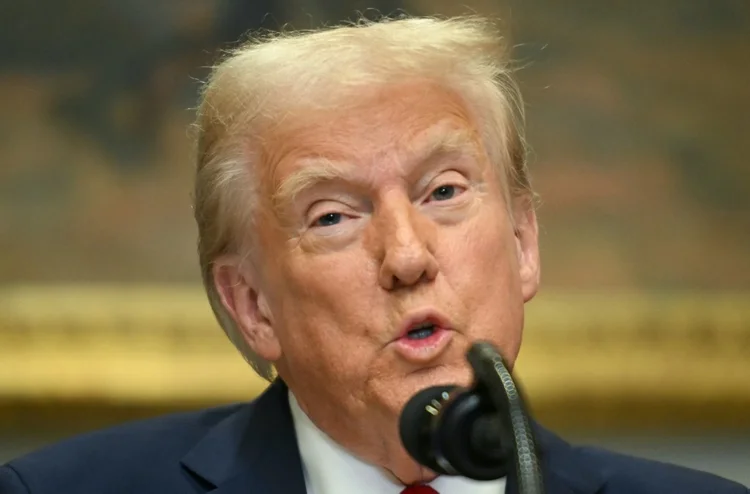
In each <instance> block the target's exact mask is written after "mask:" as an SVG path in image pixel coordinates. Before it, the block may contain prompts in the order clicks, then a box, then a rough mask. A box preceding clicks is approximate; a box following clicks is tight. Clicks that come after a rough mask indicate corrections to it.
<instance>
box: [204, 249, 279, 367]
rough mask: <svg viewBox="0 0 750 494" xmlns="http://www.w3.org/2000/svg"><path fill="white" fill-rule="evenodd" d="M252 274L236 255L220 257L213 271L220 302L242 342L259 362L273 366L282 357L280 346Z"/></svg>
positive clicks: (271, 318)
mask: <svg viewBox="0 0 750 494" xmlns="http://www.w3.org/2000/svg"><path fill="white" fill-rule="evenodd" d="M251 271H252V270H251V268H249V267H247V266H243V263H242V262H241V258H240V257H239V256H235V255H232V256H222V257H221V258H219V259H217V260H215V261H214V263H213V267H212V272H213V278H214V284H215V286H216V290H217V291H218V292H219V296H220V297H221V302H222V304H223V305H224V307H225V308H226V310H227V311H228V312H229V314H230V315H231V316H232V319H234V321H235V324H236V325H237V329H238V330H239V331H240V332H241V334H242V338H243V339H244V340H245V342H246V343H247V345H248V346H249V347H250V348H251V349H252V350H253V351H254V352H255V353H257V354H258V355H259V356H260V357H261V358H263V359H265V360H268V361H270V362H274V361H276V360H278V359H279V358H280V357H281V345H280V343H279V339H278V337H277V336H276V332H275V331H274V327H273V316H272V314H271V311H270V308H269V306H268V301H267V298H266V296H265V295H264V294H263V292H262V291H261V290H260V289H259V283H258V279H257V278H258V277H257V276H256V275H255V274H254V273H252V272H251Z"/></svg>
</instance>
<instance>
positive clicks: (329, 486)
mask: <svg viewBox="0 0 750 494" xmlns="http://www.w3.org/2000/svg"><path fill="white" fill-rule="evenodd" d="M289 406H290V408H291V411H292V419H293V420H294V430H295V432H296V433H297V444H298V445H299V451H300V455H301V457H302V468H303V469H304V474H305V486H306V488H307V494H352V493H358V492H366V493H368V494H400V492H401V491H402V490H403V489H404V488H405V487H404V486H403V485H401V484H400V483H399V482H396V481H395V480H393V479H392V478H391V477H389V476H388V475H386V474H385V473H384V472H383V471H382V470H380V469H379V468H378V467H376V466H374V465H370V464H368V463H365V462H363V461H362V460H360V459H359V458H357V457H355V456H354V455H352V454H351V453H349V452H348V451H346V450H345V449H344V448H342V447H341V446H339V445H338V444H337V443H335V442H334V441H333V440H332V439H331V438H330V437H328V436H327V435H326V434H325V433H324V432H323V431H321V430H320V429H318V427H317V426H316V425H315V424H313V422H312V421H311V420H310V418H309V417H308V416H307V415H306V414H305V412H303V411H302V409H301V408H300V407H299V404H298V403H297V400H296V399H295V398H294V395H293V394H292V393H291V391H290V392H289ZM429 485H430V486H431V487H432V488H433V489H435V490H436V491H438V492H439V493H440V494H502V493H504V492H505V479H500V480H493V481H490V482H478V481H476V480H470V479H467V478H464V477H451V476H441V477H438V478H436V479H435V480H433V481H432V482H430V484H429Z"/></svg>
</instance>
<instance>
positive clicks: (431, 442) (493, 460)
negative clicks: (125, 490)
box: [399, 342, 545, 494]
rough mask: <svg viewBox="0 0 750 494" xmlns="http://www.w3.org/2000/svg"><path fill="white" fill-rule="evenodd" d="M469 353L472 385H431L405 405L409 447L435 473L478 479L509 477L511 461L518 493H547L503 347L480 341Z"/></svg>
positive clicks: (404, 429) (402, 426) (404, 425)
mask: <svg viewBox="0 0 750 494" xmlns="http://www.w3.org/2000/svg"><path fill="white" fill-rule="evenodd" d="M466 358H467V360H468V362H469V364H470V365H471V368H472V370H473V371H474V377H475V382H474V385H473V386H472V387H471V388H469V389H462V388H458V387H456V386H435V387H431V388H427V389H424V390H422V391H420V392H419V393H417V394H416V395H414V396H413V397H412V398H411V399H410V400H409V402H408V403H407V404H406V406H405V407H404V410H403V412H402V413H401V419H400V425H399V429H400V435H401V440H402V442H403V444H404V447H405V448H406V451H407V452H408V453H409V454H410V455H411V456H412V457H413V458H414V459H415V460H416V461H417V462H419V463H420V464H422V465H424V466H426V467H427V468H429V469H431V470H432V471H434V472H436V473H440V474H445V475H461V476H464V477H467V478H471V479H475V480H493V479H499V478H501V477H504V476H506V475H507V473H508V467H509V463H510V462H512V463H513V464H514V466H515V473H516V478H517V482H518V490H519V494H544V492H545V491H544V483H543V480H542V470H541V465H540V462H539V457H538V454H537V447H536V441H535V439H534V433H533V430H532V428H531V421H530V419H529V417H528V415H527V412H526V407H525V405H524V403H523V397H522V396H521V392H520V389H518V387H517V386H516V383H515V382H514V380H513V377H512V376H511V374H510V372H509V371H508V369H507V367H506V366H505V363H504V362H503V359H502V357H501V356H500V353H499V352H498V351H497V350H496V349H495V348H494V347H493V346H492V345H491V344H490V343H487V342H477V343H474V344H473V345H472V346H471V348H470V349H469V351H468V352H467V354H466Z"/></svg>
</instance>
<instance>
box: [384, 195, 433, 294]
mask: <svg viewBox="0 0 750 494" xmlns="http://www.w3.org/2000/svg"><path fill="white" fill-rule="evenodd" d="M404 202H405V204H400V205H393V204H392V205H391V206H392V207H390V208H388V210H387V211H383V212H382V213H383V214H382V217H381V221H379V222H378V223H379V226H380V228H378V230H379V231H378V236H379V237H380V242H379V243H380V244H381V248H382V251H381V258H382V261H381V266H380V273H379V280H378V281H379V283H380V285H381V286H382V287H383V288H385V289H386V290H395V289H397V288H402V287H409V286H412V285H415V284H417V283H420V282H424V281H431V280H434V279H435V277H436V276H437V274H438V271H439V268H438V263H437V259H436V258H435V255H434V237H435V231H434V225H432V223H431V221H430V220H429V219H427V218H424V217H423V216H422V215H421V214H420V213H419V212H418V211H417V210H415V208H414V207H413V205H412V204H411V203H410V202H408V201H404Z"/></svg>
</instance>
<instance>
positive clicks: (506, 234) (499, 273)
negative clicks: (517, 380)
mask: <svg viewBox="0 0 750 494" xmlns="http://www.w3.org/2000/svg"><path fill="white" fill-rule="evenodd" d="M476 220H477V221H474V222H472V223H471V224H470V225H467V228H466V229H464V230H463V231H462V232H461V234H460V235H457V236H456V238H455V241H454V242H452V246H451V248H450V251H451V252H449V253H448V254H446V259H449V260H448V261H447V262H446V267H445V276H446V279H447V281H448V283H449V284H450V285H451V289H452V291H453V292H454V293H455V296H456V297H457V298H458V299H459V300H461V303H462V305H463V309H464V311H465V313H466V314H467V317H468V318H469V324H468V327H469V328H470V331H471V334H469V335H468V336H469V339H470V340H478V339H485V340H490V341H492V342H493V343H494V344H495V345H496V346H498V347H499V348H500V350H501V352H502V353H503V354H504V355H505V357H506V359H507V360H509V361H511V362H512V361H513V360H514V359H515V355H516V354H517V352H518V345H519V343H520V336H521V331H522V327H523V296H522V291H521V282H520V276H519V270H518V259H517V257H516V249H515V235H514V234H513V230H512V228H511V226H510V224H509V223H507V222H505V221H504V220H503V218H498V217H497V215H484V217H477V218H476Z"/></svg>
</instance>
